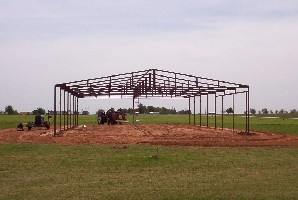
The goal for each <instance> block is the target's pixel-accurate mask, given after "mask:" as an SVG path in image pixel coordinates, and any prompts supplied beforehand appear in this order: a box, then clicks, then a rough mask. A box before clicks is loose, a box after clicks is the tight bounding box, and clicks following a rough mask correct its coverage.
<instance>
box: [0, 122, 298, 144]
mask: <svg viewBox="0 0 298 200" xmlns="http://www.w3.org/2000/svg"><path fill="white" fill-rule="evenodd" d="M53 132H54V131H53V129H51V130H44V129H33V130H31V131H27V130H25V131H16V129H6V130H1V131H0V143H57V144H69V145H71V144H75V145H80V144H83V145H100V144H112V145H125V144H154V145H181V146H298V136H295V135H285V134H278V133H261V132H251V133H250V134H247V133H243V132H240V131H235V132H233V131H231V130H230V129H224V130H221V129H212V128H203V127H199V126H190V125H160V124H159V125H157V124H154V125H135V126H133V125H114V126H108V125H91V126H87V127H85V126H80V127H78V128H74V129H70V130H67V131H63V132H62V133H61V134H60V135H59V136H56V137H54V136H53Z"/></svg>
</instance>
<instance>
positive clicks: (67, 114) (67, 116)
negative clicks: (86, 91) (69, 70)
mask: <svg viewBox="0 0 298 200" xmlns="http://www.w3.org/2000/svg"><path fill="white" fill-rule="evenodd" d="M68 118H69V93H68V92H67V111H66V123H67V130H68V124H69V123H68Z"/></svg>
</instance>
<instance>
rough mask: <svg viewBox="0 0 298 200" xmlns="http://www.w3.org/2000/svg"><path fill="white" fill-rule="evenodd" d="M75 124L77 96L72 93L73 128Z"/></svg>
mask: <svg viewBox="0 0 298 200" xmlns="http://www.w3.org/2000/svg"><path fill="white" fill-rule="evenodd" d="M74 126H75V96H74V95H72V128H73V127H74Z"/></svg>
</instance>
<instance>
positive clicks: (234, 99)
mask: <svg viewBox="0 0 298 200" xmlns="http://www.w3.org/2000/svg"><path fill="white" fill-rule="evenodd" d="M234 130H235V97H234V94H233V131H234Z"/></svg>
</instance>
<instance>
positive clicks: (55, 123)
mask: <svg viewBox="0 0 298 200" xmlns="http://www.w3.org/2000/svg"><path fill="white" fill-rule="evenodd" d="M56 89H57V85H55V87H54V136H56V135H57V131H56V126H57V122H56V120H57V119H56V117H57V116H56V112H57V110H56V109H57V108H56V106H57V105H56V104H57V99H56V97H57V96H56V95H57V94H56Z"/></svg>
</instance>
